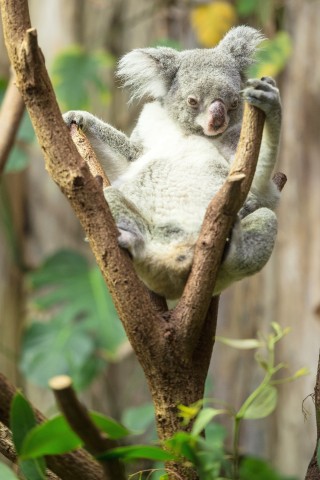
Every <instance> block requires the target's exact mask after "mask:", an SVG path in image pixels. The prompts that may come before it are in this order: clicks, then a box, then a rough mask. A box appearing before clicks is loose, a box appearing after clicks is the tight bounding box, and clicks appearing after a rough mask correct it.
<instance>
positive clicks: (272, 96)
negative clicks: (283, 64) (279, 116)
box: [242, 77, 281, 115]
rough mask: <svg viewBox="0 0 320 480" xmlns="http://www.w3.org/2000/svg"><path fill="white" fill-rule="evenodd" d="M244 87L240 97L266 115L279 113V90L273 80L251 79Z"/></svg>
mask: <svg viewBox="0 0 320 480" xmlns="http://www.w3.org/2000/svg"><path fill="white" fill-rule="evenodd" d="M246 85H247V87H246V88H245V89H244V90H243V92H242V96H243V98H244V99H245V100H247V102H249V103H250V104H251V105H254V106H256V107H258V108H260V109H261V110H262V111H263V112H264V113H265V114H266V115H270V114H271V113H272V114H273V113H274V112H276V111H278V112H280V111H281V104H280V95H279V90H278V88H277V85H276V82H275V81H274V79H273V78H271V77H262V78H261V79H260V80H259V79H257V78H252V79H249V80H248V81H247V84H246Z"/></svg>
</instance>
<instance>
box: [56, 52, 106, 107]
mask: <svg viewBox="0 0 320 480" xmlns="http://www.w3.org/2000/svg"><path fill="white" fill-rule="evenodd" d="M113 64H114V59H113V57H112V56H111V55H110V54H109V53H107V52H103V51H96V52H87V51H85V49H84V48H82V47H81V46H79V45H74V46H72V47H69V48H67V49H65V50H63V51H62V52H60V54H59V55H58V56H57V57H56V58H55V60H54V63H53V67H52V81H53V85H54V87H55V91H56V93H57V96H58V100H59V101H60V103H61V105H62V108H63V110H70V109H77V110H90V98H91V96H92V93H93V92H94V93H96V94H98V97H99V100H100V102H101V103H103V104H107V103H108V101H109V99H110V91H109V89H108V86H107V85H106V82H104V81H102V80H101V78H103V76H105V77H106V75H105V74H104V75H103V72H104V71H106V70H108V69H109V68H110V67H111V66H112V65H113Z"/></svg>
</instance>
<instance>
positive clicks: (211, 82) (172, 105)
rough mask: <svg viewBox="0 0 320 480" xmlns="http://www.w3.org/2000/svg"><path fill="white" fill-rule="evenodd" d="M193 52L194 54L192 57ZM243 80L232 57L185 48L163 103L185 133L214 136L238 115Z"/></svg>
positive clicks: (232, 122)
mask: <svg viewBox="0 0 320 480" xmlns="http://www.w3.org/2000/svg"><path fill="white" fill-rule="evenodd" d="M192 56H193V58H192ZM242 85H243V82H242V77H241V75H240V72H239V71H238V70H237V68H236V67H235V65H233V62H232V59H230V60H229V62H228V59H227V58H226V57H224V59H220V58H219V55H217V54H213V53H211V52H210V54H209V53H208V51H200V50H195V51H194V53H191V52H190V51H189V52H188V57H187V58H186V61H185V62H184V61H183V58H182V61H181V65H180V68H179V70H178V72H177V74H176V76H175V78H174V79H173V81H172V84H171V86H170V88H169V91H168V94H167V96H166V97H165V98H164V105H165V107H166V109H167V110H168V111H169V114H170V116H171V117H172V118H173V119H174V120H175V121H176V122H177V123H179V125H180V126H181V128H182V129H183V130H184V131H186V132H187V133H195V134H198V135H205V136H209V137H215V136H217V135H220V134H222V133H224V132H225V131H226V130H227V128H228V127H231V126H232V125H234V124H235V123H237V122H238V121H240V119H241V115H242V101H241V97H240V90H241V88H242Z"/></svg>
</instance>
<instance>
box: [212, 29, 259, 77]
mask: <svg viewBox="0 0 320 480" xmlns="http://www.w3.org/2000/svg"><path fill="white" fill-rule="evenodd" d="M264 39H265V37H264V35H263V34H262V33H260V32H259V31H258V30H256V29H255V28H252V27H247V26H245V25H242V26H240V27H234V28H232V29H231V30H230V31H229V32H228V33H227V34H226V35H225V37H224V38H223V39H222V40H221V42H220V43H219V45H218V46H217V49H219V50H221V51H223V52H224V53H228V54H230V55H231V56H232V57H233V58H234V60H235V61H236V63H237V66H238V68H239V70H240V71H243V70H245V69H246V68H247V67H248V66H249V65H251V64H252V63H253V62H254V60H253V54H254V53H255V51H256V48H257V46H258V45H259V43H261V42H262V40H264Z"/></svg>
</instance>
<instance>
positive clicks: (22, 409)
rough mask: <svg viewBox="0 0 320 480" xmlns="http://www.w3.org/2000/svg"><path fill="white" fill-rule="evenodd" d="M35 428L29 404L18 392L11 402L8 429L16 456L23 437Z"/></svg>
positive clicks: (20, 447) (19, 450)
mask: <svg viewBox="0 0 320 480" xmlns="http://www.w3.org/2000/svg"><path fill="white" fill-rule="evenodd" d="M35 426H36V419H35V416H34V413H33V410H32V408H31V406H30V404H29V402H28V401H27V400H26V399H25V397H24V396H23V395H22V394H21V393H20V392H18V393H16V394H15V396H14V397H13V400H12V402H11V408H10V429H11V431H12V438H13V443H14V446H15V448H16V451H17V453H18V455H20V453H21V450H22V444H23V441H24V438H25V436H26V435H27V434H28V432H29V431H30V430H31V429H32V428H34V427H35Z"/></svg>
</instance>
